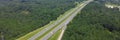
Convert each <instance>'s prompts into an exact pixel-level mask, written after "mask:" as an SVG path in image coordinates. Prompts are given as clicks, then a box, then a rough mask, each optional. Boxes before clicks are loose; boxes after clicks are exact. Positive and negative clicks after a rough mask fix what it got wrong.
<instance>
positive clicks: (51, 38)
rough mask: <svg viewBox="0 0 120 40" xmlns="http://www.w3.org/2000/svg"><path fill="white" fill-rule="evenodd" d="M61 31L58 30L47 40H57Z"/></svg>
mask: <svg viewBox="0 0 120 40" xmlns="http://www.w3.org/2000/svg"><path fill="white" fill-rule="evenodd" d="M61 31H62V29H60V30H58V31H57V32H56V33H55V34H54V35H53V36H52V37H50V38H49V39H48V40H57V39H58V37H59V36H60V33H61Z"/></svg>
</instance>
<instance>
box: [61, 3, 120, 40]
mask: <svg viewBox="0 0 120 40" xmlns="http://www.w3.org/2000/svg"><path fill="white" fill-rule="evenodd" d="M62 40H120V11H119V10H118V8H114V9H110V8H107V7H105V6H104V3H101V1H94V2H92V3H90V4H88V5H87V6H86V7H85V8H84V9H83V10H82V11H81V13H80V14H78V15H77V16H76V17H75V18H74V19H73V20H72V21H71V22H70V23H69V24H68V27H67V29H66V31H65V33H64V36H63V38H62Z"/></svg>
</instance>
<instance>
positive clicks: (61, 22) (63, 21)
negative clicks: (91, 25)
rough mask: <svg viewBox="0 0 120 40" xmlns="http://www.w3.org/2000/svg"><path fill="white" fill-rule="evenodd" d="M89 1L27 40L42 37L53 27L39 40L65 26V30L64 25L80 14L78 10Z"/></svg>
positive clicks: (45, 38) (48, 36) (44, 39)
mask: <svg viewBox="0 0 120 40" xmlns="http://www.w3.org/2000/svg"><path fill="white" fill-rule="evenodd" d="M91 1H92V0H88V1H85V2H84V3H82V4H81V5H79V6H78V7H76V8H75V9H73V11H71V12H70V13H68V14H67V15H65V16H64V17H63V18H61V19H60V20H57V21H55V23H53V24H52V25H50V26H48V27H46V28H45V29H43V30H41V31H40V32H38V33H37V34H35V35H33V36H32V37H30V38H29V39H28V40H35V39H36V38H38V37H39V36H41V35H43V34H44V33H46V32H47V31H48V30H50V29H51V28H53V27H55V28H54V29H53V30H52V31H50V32H49V33H47V34H46V35H45V36H43V37H42V38H41V39H40V40H47V39H48V38H50V37H51V36H52V35H53V34H54V33H55V32H57V31H58V30H59V29H60V28H62V27H64V26H65V27H64V28H65V29H66V25H67V24H68V23H69V22H70V21H71V20H72V19H73V18H74V17H75V16H76V15H77V13H78V12H80V10H82V9H83V8H84V7H85V6H86V5H87V4H88V3H90V2H91ZM65 29H64V30H65Z"/></svg>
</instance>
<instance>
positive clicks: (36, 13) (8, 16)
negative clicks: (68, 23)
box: [0, 0, 83, 40]
mask: <svg viewBox="0 0 120 40" xmlns="http://www.w3.org/2000/svg"><path fill="white" fill-rule="evenodd" d="M82 1H83V0H0V36H3V38H4V39H5V40H14V39H16V38H19V37H21V36H23V35H25V34H27V33H29V32H31V31H33V30H35V29H37V28H40V27H42V26H44V25H46V24H48V23H49V22H50V21H53V20H56V19H57V17H58V16H59V15H61V14H63V13H64V12H65V11H67V10H69V9H70V8H73V7H75V5H76V4H75V2H82Z"/></svg>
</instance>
